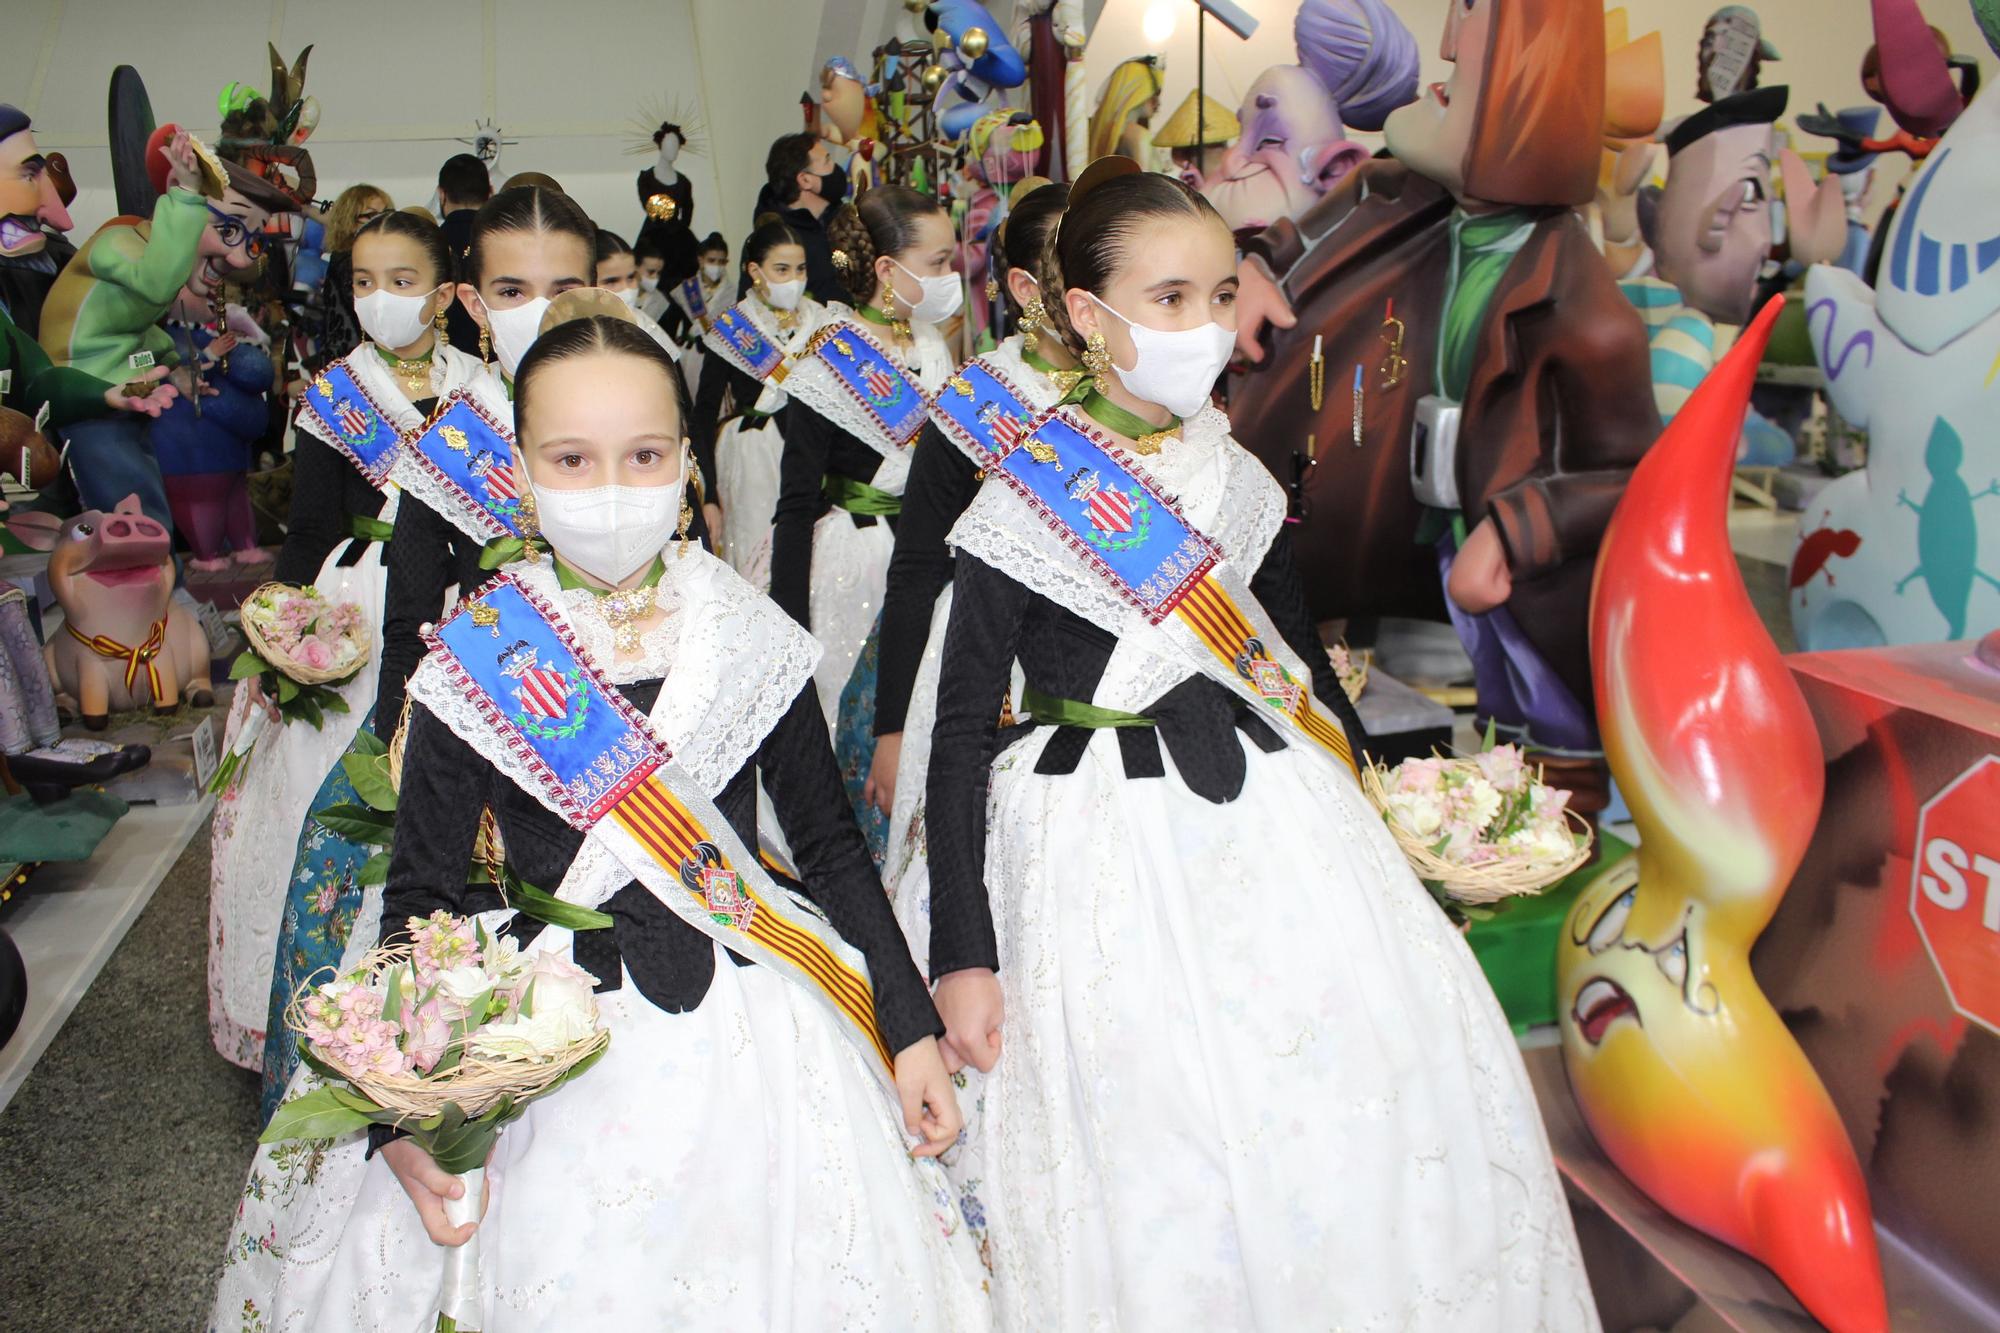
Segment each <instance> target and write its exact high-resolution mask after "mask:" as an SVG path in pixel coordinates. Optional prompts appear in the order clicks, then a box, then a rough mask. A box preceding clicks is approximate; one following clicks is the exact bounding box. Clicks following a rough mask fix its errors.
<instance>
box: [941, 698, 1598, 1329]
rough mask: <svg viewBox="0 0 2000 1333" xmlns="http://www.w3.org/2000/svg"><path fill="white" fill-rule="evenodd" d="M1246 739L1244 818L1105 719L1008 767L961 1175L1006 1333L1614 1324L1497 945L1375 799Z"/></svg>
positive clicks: (996, 780) (1006, 757) (1031, 743)
mask: <svg viewBox="0 0 2000 1333" xmlns="http://www.w3.org/2000/svg"><path fill="white" fill-rule="evenodd" d="M1239 739H1240V738H1239ZM1244 748H1245V750H1246V752H1247V762H1248V776H1247V779H1246V782H1245V786H1244V790H1243V793H1242V795H1241V796H1240V797H1239V798H1238V799H1237V800H1236V801H1234V802H1232V803H1230V804H1227V805H1215V804H1213V803H1211V802H1209V801H1206V800H1204V799H1202V798H1201V797H1199V796H1196V795H1195V794H1194V793H1192V792H1191V791H1190V790H1189V789H1188V788H1187V787H1186V785H1185V784H1184V783H1183V782H1182V781H1181V779H1180V777H1179V775H1178V774H1177V773H1176V772H1175V770H1174V765H1173V760H1172V759H1171V757H1169V758H1167V760H1166V766H1167V775H1166V776H1165V777H1163V778H1157V779H1150V780H1128V779H1127V778H1126V777H1125V776H1124V769H1123V764H1122V762H1121V759H1120V755H1119V750H1118V745H1117V742H1116V739H1115V738H1114V737H1113V736H1112V735H1111V734H1110V733H1108V732H1105V733H1100V734H1098V735H1097V736H1096V737H1095V738H1093V740H1092V741H1091V744H1090V746H1089V749H1088V751H1087V753H1086V754H1085V756H1084V758H1083V761H1082V764H1081V766H1080V767H1079V768H1078V770H1077V771H1076V772H1075V773H1073V774H1070V775H1066V776H1040V775H1037V774H1035V773H1034V772H1033V771H1032V770H1033V768H1034V762H1035V758H1036V756H1037V754H1038V753H1039V751H1040V749H1041V744H1040V742H1039V740H1038V739H1037V738H1032V737H1031V738H1030V739H1028V740H1027V741H1025V742H1023V743H1021V744H1018V745H1016V746H1014V747H1012V748H1010V749H1008V750H1006V751H1004V752H1002V754H1001V755H1000V757H999V758H998V759H997V760H996V762H995V765H994V768H995V772H994V775H993V780H992V789H991V797H990V805H989V819H988V828H989V833H988V840H987V854H986V874H987V882H988V884H989V886H990V889H991V892H992V895H993V913H994V921H995V926H996V929H997V932H998V936H999V949H1000V961H1001V967H1002V971H1001V975H1002V978H1003V984H1004V986H1005V996H1006V1016H1005V1020H1004V1024H1003V1028H1002V1040H1003V1045H1002V1049H1001V1054H1000V1060H999V1064H998V1065H997V1067H996V1068H995V1070H994V1071H993V1073H992V1074H991V1075H990V1076H988V1077H986V1078H984V1079H983V1080H982V1079H981V1078H980V1077H979V1076H978V1075H977V1074H976V1073H973V1074H971V1075H970V1077H969V1082H970V1086H969V1087H968V1088H967V1089H966V1090H964V1091H962V1092H961V1094H960V1097H961V1104H962V1105H964V1106H965V1108H966V1114H967V1120H968V1131H969V1137H968V1141H967V1142H966V1143H965V1144H964V1145H962V1146H961V1147H960V1148H958V1149H955V1150H954V1152H953V1153H952V1154H950V1155H949V1165H950V1166H951V1169H952V1173H953V1176H954V1178H955V1180H956V1181H957V1183H958V1184H959V1186H960V1188H961V1191H962V1193H963V1195H964V1196H965V1205H964V1207H965V1214H966V1217H967V1219H968V1222H969V1223H970V1224H972V1225H973V1226H974V1228H975V1229H976V1230H983V1231H984V1232H985V1233H986V1234H984V1235H982V1237H981V1239H982V1244H983V1245H987V1246H990V1253H991V1260H992V1263H993V1266H994V1271H995V1281H994V1292H995V1305H996V1314H997V1316H998V1319H999V1322H1000V1325H1001V1327H1003V1328H1006V1329H1009V1330H1022V1331H1025V1330H1035V1333H1053V1331H1055V1330H1083V1329H1100V1328H1104V1329H1109V1328H1124V1329H1168V1328H1200V1329H1204V1330H1225V1329H1231V1330H1233V1329H1263V1330H1273V1331H1277V1330H1292V1329H1306V1328H1315V1329H1333V1328H1348V1329H1364V1328H1393V1329H1423V1330H1438V1331H1439V1333H1444V1331H1446V1330H1449V1331H1450V1333H1480V1331H1484V1333H1525V1331H1526V1330H1537V1333H1549V1331H1551V1330H1556V1331H1560V1330H1585V1331H1588V1330H1594V1329H1596V1327H1597V1318H1596V1314H1595V1307H1594V1305H1593V1303H1592V1300H1591V1295H1590V1291H1589V1288H1588V1285H1587V1283H1586V1279H1585V1276H1584V1271H1583V1266H1582V1263H1581V1261H1580V1259H1579V1257H1578V1253H1577V1247H1576V1240H1575V1236H1574V1233H1573V1231H1572V1228H1571V1224H1570V1218H1569V1213H1568V1209H1567V1206H1566V1204H1565V1202H1564V1198H1563V1192H1562V1188H1561V1186H1560V1184H1559V1182H1558V1180H1557V1176H1556V1171H1555V1167H1554V1163H1553V1161H1552V1160H1551V1158H1550V1154H1549V1149H1548V1144H1547V1140H1546V1137H1545V1135H1544V1132H1543V1128H1542V1122H1541V1118H1540V1115H1539V1112H1538V1111H1537V1109H1536V1105H1535V1099H1534V1094H1533V1092H1532V1091H1531V1089H1530V1087H1529V1084H1528V1079H1527V1074H1526V1071H1525V1070H1524V1068H1523V1067H1522V1064H1521V1060H1520V1056H1519V1054H1518V1051H1517V1049H1516V1047H1515V1044H1514V1038H1513V1034H1512V1033H1511V1032H1510V1031H1509V1029H1508V1026H1507V1023H1506V1020H1505V1018H1504V1017H1503V1016H1502V1014H1501V1011H1500V1007H1499V1004H1498V1003H1497V1002H1496V1001H1495V999H1494V997H1493V993H1492V991H1491V989H1490V988H1489V986H1488V985H1487V982H1486V979H1485V977H1484V976H1483V975H1482V974H1481V972H1480V970H1479V967H1478V965H1477V963H1476V962H1475V961H1474V960H1473V956H1472V954H1471V952H1470V950H1468V949H1467V948H1466V946H1465V944H1464V942H1463V941H1462V940H1461V939H1460V938H1459V936H1458V934H1457V933H1456V932H1455V931H1454V930H1453V929H1452V928H1451V927H1450V925H1449V924H1448V923H1447V922H1446V920H1445V917H1444V916H1443V914H1442V913H1441V912H1439V911H1438V909H1437V908H1436V907H1435V906H1434V905H1433V904H1432V902H1431V900H1430V898H1429V896H1428V895H1427V894H1426V893H1425V891H1424V889H1423V887H1422V886H1421V885H1420V884H1418V883H1417V881H1416V879H1415V878H1414V877H1413V876H1412V875H1411V873H1410V870H1409V868H1408V866H1407V864H1406V863H1405V862H1404V860H1403V858H1402V856H1401V855H1400V853H1399V852H1398V851H1397V850H1396V847H1395V845H1394V843H1393V842H1391V840H1390V838H1389V836H1388V834H1387V832H1386V831H1385V830H1384V828H1383V827H1382V823H1381V820H1380V819H1379V818H1378V817H1377V816H1376V815H1375V814H1374V813H1373V812H1372V811H1371V810H1370V808H1369V807H1368V805H1367V802H1366V799H1365V798H1364V797H1363V796H1362V795H1361V792H1360V789H1359V787H1358V786H1357V785H1356V784H1354V783H1353V782H1351V781H1346V780H1344V779H1343V780H1336V779H1335V778H1334V777H1333V776H1332V775H1331V774H1329V773H1328V772H1327V771H1326V770H1325V769H1324V768H1322V767H1321V766H1320V765H1318V764H1317V763H1315V762H1313V761H1312V760H1311V759H1310V758H1309V757H1308V756H1305V755H1303V754H1300V753H1298V752H1296V751H1291V750H1288V751H1286V752H1283V753H1280V754H1265V753H1263V752H1261V751H1259V750H1257V749H1256V748H1255V747H1254V746H1249V745H1246V746H1245V747H1244Z"/></svg>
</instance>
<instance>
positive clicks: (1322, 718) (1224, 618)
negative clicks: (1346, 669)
mask: <svg viewBox="0 0 2000 1333" xmlns="http://www.w3.org/2000/svg"><path fill="white" fill-rule="evenodd" d="M1174 614H1175V615H1176V616H1178V617H1180V620H1181V623H1182V624H1184V625H1186V626H1187V627H1188V628H1189V629H1191V630H1193V631H1194V634H1195V637H1196V638H1198V639H1200V640H1201V641H1202V642H1203V643H1204V644H1206V645H1208V649H1209V651H1210V652H1212V653H1214V654H1215V655H1216V656H1217V657H1219V658H1221V659H1222V660H1223V661H1224V662H1225V663H1227V664H1228V665H1229V669H1230V670H1231V671H1234V670H1236V659H1237V657H1238V656H1239V655H1240V654H1242V653H1243V652H1244V651H1245V648H1246V645H1247V644H1248V643H1249V642H1250V641H1251V640H1253V639H1257V637H1258V636H1257V630H1256V628H1255V627H1254V626H1252V625H1251V623H1250V620H1249V617H1247V616H1245V615H1244V614H1243V611H1242V609H1241V608H1240V607H1238V606H1237V605H1236V602H1235V600H1234V599H1233V598H1231V597H1230V595H1229V594H1228V593H1226V592H1224V591H1223V590H1222V589H1221V588H1218V587H1216V586H1215V581H1214V580H1213V579H1209V578H1203V579H1201V580H1200V581H1199V582H1197V583H1196V584H1195V585H1194V586H1193V587H1191V588H1189V589H1188V591H1187V595H1186V596H1184V597H1182V598H1181V601H1180V604H1179V605H1178V606H1176V607H1175V608H1174ZM1260 642H1261V640H1260ZM1255 656H1256V657H1257V658H1259V659H1262V660H1265V661H1270V662H1272V663H1273V664H1274V665H1275V664H1276V661H1277V659H1275V658H1273V657H1272V656H1271V655H1270V653H1269V652H1268V651H1266V652H1259V653H1257V654H1256V655H1255ZM1279 669H1280V670H1283V668H1282V667H1280V668H1279ZM1285 676H1286V679H1287V680H1290V679H1291V673H1290V672H1289V671H1287V672H1285ZM1291 684H1292V686H1293V697H1292V701H1291V705H1290V707H1288V708H1285V709H1284V710H1283V711H1284V713H1285V715H1286V717H1288V718H1289V719H1290V720H1291V722H1292V724H1293V725H1294V726H1296V727H1298V729H1299V730H1300V731H1302V732H1304V733H1305V734H1306V737H1307V738H1308V739H1310V740H1312V741H1314V742H1316V743H1317V744H1319V745H1320V746H1322V747H1323V748H1325V749H1326V750H1327V751H1329V752H1330V753H1331V754H1332V755H1333V757H1334V758H1336V759H1338V760H1340V762H1341V763H1343V764H1345V765H1347V770H1348V772H1350V773H1353V774H1355V776H1357V777H1359V776H1360V773H1359V770H1358V769H1356V767H1355V764H1354V749H1353V747H1352V746H1350V745H1349V744H1348V741H1347V732H1346V731H1345V730H1343V729H1342V727H1341V725H1340V723H1339V722H1338V721H1336V720H1334V719H1333V718H1330V717H1328V716H1327V715H1326V714H1324V713H1322V712H1320V711H1319V709H1317V708H1316V707H1314V706H1313V698H1312V686H1311V682H1309V681H1292V682H1291Z"/></svg>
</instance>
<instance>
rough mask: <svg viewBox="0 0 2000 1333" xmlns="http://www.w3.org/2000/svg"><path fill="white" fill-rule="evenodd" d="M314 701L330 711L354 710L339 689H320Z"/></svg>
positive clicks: (348, 711) (345, 711)
mask: <svg viewBox="0 0 2000 1333" xmlns="http://www.w3.org/2000/svg"><path fill="white" fill-rule="evenodd" d="M314 702H316V703H318V704H319V706H320V707H321V708H323V709H325V710H326V711H327V712H329V713H351V712H353V711H354V710H353V709H352V708H351V707H349V706H348V703H347V700H346V699H345V698H343V697H341V694H340V692H339V691H338V690H325V689H323V690H319V691H317V692H316V693H315V695H314Z"/></svg>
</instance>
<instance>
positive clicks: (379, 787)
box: [340, 751, 396, 810]
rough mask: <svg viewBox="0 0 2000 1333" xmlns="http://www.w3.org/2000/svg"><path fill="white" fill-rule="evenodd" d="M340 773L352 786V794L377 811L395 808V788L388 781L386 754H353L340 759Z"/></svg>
mask: <svg viewBox="0 0 2000 1333" xmlns="http://www.w3.org/2000/svg"><path fill="white" fill-rule="evenodd" d="M340 768H341V771H342V772H344V773H346V774H347V780H348V781H349V782H350V783H352V784H354V794H355V795H356V796H359V797H360V798H361V799H362V800H364V801H366V802H367V803H368V804H369V805H370V806H372V807H373V808H375V809H377V810H394V809H395V808H396V788H395V785H394V784H393V783H391V782H390V781H389V756H388V754H387V753H386V752H385V753H382V754H355V753H353V752H351V751H350V752H349V753H347V754H344V755H342V756H341V757H340Z"/></svg>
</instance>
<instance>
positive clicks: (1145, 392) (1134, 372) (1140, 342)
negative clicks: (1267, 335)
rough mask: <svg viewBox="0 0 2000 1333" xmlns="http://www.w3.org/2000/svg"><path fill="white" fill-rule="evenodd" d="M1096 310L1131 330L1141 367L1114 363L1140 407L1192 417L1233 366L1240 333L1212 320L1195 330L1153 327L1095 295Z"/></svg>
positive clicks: (1114, 368) (1133, 348)
mask: <svg viewBox="0 0 2000 1333" xmlns="http://www.w3.org/2000/svg"><path fill="white" fill-rule="evenodd" d="M1090 299H1091V300H1093V301H1097V305H1098V308H1099V309H1101V310H1103V311H1104V312H1105V313H1106V314H1108V315H1114V316H1117V318H1118V319H1120V320H1123V321H1124V324H1125V327H1126V328H1128V329H1130V330H1131V331H1132V350H1133V351H1134V352H1136V353H1137V354H1138V357H1139V361H1138V364H1136V365H1134V366H1133V367H1132V368H1131V369H1130V370H1127V369H1125V367H1123V366H1121V365H1119V364H1118V363H1117V362H1116V361H1113V362H1112V363H1111V368H1112V369H1113V370H1114V371H1116V372H1118V382H1119V383H1121V384H1123V385H1124V386H1125V392H1127V393H1129V394H1131V395H1132V396H1133V397H1134V398H1137V399H1138V400H1139V401H1140V402H1142V403H1154V404H1157V405H1158V406H1160V407H1164V408H1166V409H1167V411H1169V412H1172V413H1173V414H1174V415H1175V416H1177V417H1191V416H1193V415H1194V414H1195V413H1197V412H1199V411H1201V409H1202V408H1203V407H1205V406H1207V404H1208V395H1209V392H1210V390H1212V389H1214V388H1215V381H1216V380H1217V378H1219V377H1220V376H1221V374H1222V368H1223V367H1224V366H1226V365H1228V364H1229V353H1230V351H1231V350H1232V349H1233V348H1234V347H1235V346H1236V335H1235V334H1233V333H1231V332H1230V331H1229V330H1228V329H1225V328H1223V327H1222V326H1221V325H1220V324H1217V323H1216V322H1215V321H1214V320H1210V321H1209V322H1208V323H1206V324H1204V325H1202V326H1201V327H1200V328H1196V329H1154V328H1148V327H1147V326H1146V325H1144V324H1139V323H1135V322H1134V321H1132V320H1129V319H1126V318H1125V316H1123V315H1120V314H1118V312H1117V311H1116V310H1113V309H1112V308H1111V307H1110V306H1108V305H1105V304H1104V302H1102V301H1098V300H1097V297H1095V296H1091V298H1090Z"/></svg>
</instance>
